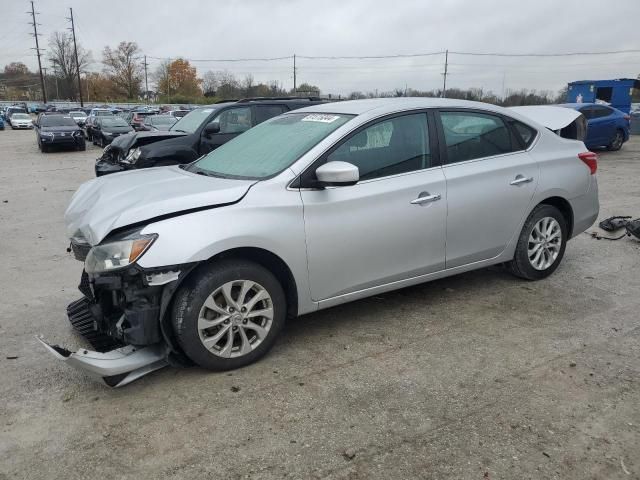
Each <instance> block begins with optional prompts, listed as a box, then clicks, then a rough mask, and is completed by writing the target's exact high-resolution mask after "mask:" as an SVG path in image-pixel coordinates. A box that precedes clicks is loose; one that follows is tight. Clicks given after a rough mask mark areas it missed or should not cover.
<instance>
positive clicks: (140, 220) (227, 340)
mask: <svg viewBox="0 0 640 480" xmlns="http://www.w3.org/2000/svg"><path fill="white" fill-rule="evenodd" d="M563 110H564V109H563ZM187 117H188V116H187ZM187 117H185V118H187ZM547 126H548V125H547ZM551 126H552V127H553V126H554V125H551ZM596 169H597V156H596V154H594V153H592V152H589V151H587V149H586V147H585V145H584V143H582V142H581V141H578V140H569V139H565V138H561V137H560V136H558V135H556V134H554V133H553V132H552V131H550V130H549V129H548V128H546V126H545V125H543V124H540V123H537V122H536V121H534V120H531V119H530V118H528V117H527V116H524V115H521V114H519V113H518V112H517V111H515V110H509V109H504V108H501V107H497V106H493V105H488V104H482V103H476V102H467V101H462V100H449V99H435V98H431V99H428V98H421V99H418V98H393V99H392V98H387V99H371V100H357V101H347V102H341V103H333V104H324V105H315V106H313V107H308V108H305V109H302V110H297V111H293V112H289V113H286V114H284V115H280V116H278V117H275V118H272V119H270V120H267V121H265V122H263V123H261V124H260V125H258V126H256V127H255V128H252V129H251V130H249V131H247V132H246V133H245V134H243V135H240V136H238V137H237V138H235V139H234V140H232V141H230V142H228V143H225V144H224V145H223V146H221V147H220V148H217V149H215V150H214V151H212V152H210V153H209V154H207V155H206V156H203V157H202V158H200V159H199V160H197V161H195V162H193V163H191V164H190V165H181V166H172V167H167V168H153V169H143V170H134V171H130V172H126V173H122V174H119V175H110V176H106V177H101V178H96V179H93V180H91V181H89V182H87V183H85V184H83V185H82V186H81V187H80V188H79V190H78V191H77V192H76V193H75V194H74V196H73V198H72V200H71V203H70V205H69V207H68V209H67V211H66V213H65V221H66V226H67V231H68V234H69V236H70V239H71V247H70V248H71V250H72V251H73V254H74V255H75V257H76V258H77V259H78V260H80V261H82V262H83V263H84V269H83V271H82V274H81V281H80V287H79V288H80V291H81V292H82V294H83V297H82V298H81V299H79V300H77V301H75V302H73V303H72V304H70V305H69V307H68V309H67V314H68V317H69V320H70V322H71V324H72V325H73V327H74V328H75V329H76V330H77V331H78V332H79V333H80V334H82V335H83V336H84V337H85V338H86V339H87V340H88V341H89V342H90V343H91V344H92V346H93V350H88V349H81V350H79V351H78V352H75V353H74V352H71V351H69V350H67V349H65V348H63V347H60V346H57V345H51V344H49V343H47V342H45V341H44V340H43V339H41V340H40V341H41V342H42V343H43V345H45V346H46V348H47V349H49V351H50V352H51V353H53V354H54V355H56V357H58V358H60V359H62V360H65V361H66V362H67V363H68V364H70V365H72V366H74V367H77V368H79V369H81V370H83V371H86V372H89V373H92V374H94V375H96V376H98V377H102V378H103V379H104V380H105V381H106V382H107V383H108V384H109V385H111V386H121V385H125V384H127V383H129V382H130V381H132V380H135V379H136V378H139V377H140V376H141V375H144V374H146V373H148V372H150V371H153V370H155V369H158V368H161V367H163V366H165V365H168V364H171V365H189V364H196V365H199V366H201V367H203V368H206V369H212V370H228V369H234V368H239V367H242V366H244V365H247V364H250V363H252V362H254V361H256V360H258V359H259V358H261V357H262V356H264V355H265V354H266V353H267V352H268V351H269V349H270V348H271V347H272V346H273V345H274V342H275V341H276V338H277V337H278V334H279V333H280V331H281V330H282V328H283V326H284V323H285V319H286V318H287V317H296V316H299V315H303V314H306V313H310V312H315V311H317V310H320V309H324V308H328V307H332V306H335V305H339V304H342V303H345V302H350V301H353V300H358V299H361V298H364V297H368V296H371V295H377V294H381V293H383V292H387V291H391V290H395V289H399V288H403V287H407V286H410V285H415V284H419V283H423V282H426V281H430V280H434V279H437V278H442V277H446V276H450V275H455V274H458V273H462V272H466V271H470V270H474V269H478V268H484V267H488V266H491V265H496V264H505V265H506V266H507V267H508V269H509V270H510V271H511V272H512V273H513V274H514V275H516V276H518V277H520V278H523V279H526V280H541V279H544V278H546V277H547V276H549V275H551V274H552V273H553V272H554V271H555V270H556V269H557V268H558V266H559V265H560V263H561V261H562V258H563V255H564V252H565V248H566V246H567V242H568V240H569V239H571V238H573V237H575V236H576V235H578V234H579V233H581V232H583V231H584V230H586V229H587V228H588V227H590V226H591V225H592V223H593V222H594V221H595V219H596V218H597V216H598V210H599V204H598V186H597V181H596V176H595V173H596ZM408 328H410V327H408Z"/></svg>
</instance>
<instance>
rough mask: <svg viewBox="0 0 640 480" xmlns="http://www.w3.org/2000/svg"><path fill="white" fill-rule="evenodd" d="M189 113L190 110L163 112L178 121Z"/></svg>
mask: <svg viewBox="0 0 640 480" xmlns="http://www.w3.org/2000/svg"><path fill="white" fill-rule="evenodd" d="M190 111H191V110H169V111H167V112H165V114H166V115H171V116H172V117H176V118H177V119H180V118H182V117H184V116H185V115H186V114H187V113H189V112H190Z"/></svg>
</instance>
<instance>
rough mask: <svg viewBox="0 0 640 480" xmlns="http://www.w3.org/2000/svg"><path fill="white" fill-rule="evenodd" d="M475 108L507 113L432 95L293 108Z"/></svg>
mask: <svg viewBox="0 0 640 480" xmlns="http://www.w3.org/2000/svg"><path fill="white" fill-rule="evenodd" d="M439 107H442V108H477V109H481V110H491V111H494V112H498V113H508V112H507V110H505V109H503V108H502V107H498V106H496V105H492V104H490V103H482V102H471V101H468V100H456V99H453V98H432V97H394V98H369V99H365V100H347V101H344V102H331V103H320V104H316V105H313V106H309V107H304V108H301V109H299V110H295V113H301V112H302V113H304V112H314V113H337V114H340V113H342V114H347V115H362V114H365V113H367V114H370V115H384V114H385V113H393V112H397V111H402V110H411V109H418V108H439Z"/></svg>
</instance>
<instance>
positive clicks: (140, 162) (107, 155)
mask: <svg viewBox="0 0 640 480" xmlns="http://www.w3.org/2000/svg"><path fill="white" fill-rule="evenodd" d="M319 103H323V100H321V99H319V98H317V97H283V98H246V99H244V100H239V101H225V102H221V103H216V104H214V105H209V106H206V107H200V108H196V109H194V110H192V111H191V112H189V113H187V114H186V115H184V116H183V117H181V118H180V119H179V120H178V121H177V122H176V123H174V124H173V125H171V127H170V128H169V130H168V131H157V132H156V131H151V132H138V133H136V134H134V135H129V136H128V137H126V138H119V139H116V140H114V141H113V142H112V144H111V145H110V146H109V147H107V148H106V149H105V150H104V152H103V153H102V156H101V157H100V158H99V159H98V160H97V161H96V165H95V172H96V176H98V177H99V176H102V175H107V174H110V173H115V172H121V171H123V170H134V169H140V168H149V167H163V166H168V165H180V164H186V163H191V162H193V161H194V160H196V159H197V158H200V157H201V156H202V155H205V154H207V153H209V152H210V151H212V150H215V149H216V148H218V147H219V146H220V145H223V144H225V143H226V142H228V141H229V140H231V139H233V138H235V137H237V136H238V135H240V134H241V133H242V132H245V131H246V130H248V129H249V128H251V127H253V126H255V125H258V124H260V123H262V122H264V121H265V120H267V119H269V118H272V117H275V116H277V115H280V114H282V113H284V112H288V111H291V110H295V109H298V108H302V107H307V106H309V105H316V104H319Z"/></svg>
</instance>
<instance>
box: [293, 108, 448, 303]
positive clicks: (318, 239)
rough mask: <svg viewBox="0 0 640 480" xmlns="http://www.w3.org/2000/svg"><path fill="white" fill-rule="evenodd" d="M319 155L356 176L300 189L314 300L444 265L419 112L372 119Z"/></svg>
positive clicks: (432, 170) (441, 208)
mask: <svg viewBox="0 0 640 480" xmlns="http://www.w3.org/2000/svg"><path fill="white" fill-rule="evenodd" d="M324 161H343V162H349V163H351V164H353V165H356V166H357V167H358V168H359V170H360V181H359V182H358V183H357V184H356V185H353V186H343V187H328V188H326V189H324V190H318V189H302V190H301V192H300V193H301V196H302V201H303V204H304V221H305V233H306V238H307V257H308V265H309V278H310V284H311V296H312V298H313V299H314V300H316V301H319V300H324V299H328V298H331V297H335V296H339V295H343V294H346V293H351V292H356V291H360V290H366V289H368V288H371V287H375V286H378V285H383V284H386V283H391V282H395V281H398V280H403V279H406V278H411V277H415V276H419V275H424V274H427V273H431V272H435V271H438V270H441V269H442V268H443V267H444V255H445V221H446V213H447V208H446V196H447V192H446V190H445V179H444V175H443V173H442V169H441V167H440V166H438V165H437V164H436V162H434V161H433V157H432V155H431V148H430V142H429V133H428V128H427V115H426V113H417V114H411V115H403V116H396V117H392V118H387V119H384V120H380V121H377V122H375V123H373V124H371V125H370V126H368V127H366V128H364V129H361V130H360V131H358V132H356V133H355V134H353V135H351V136H350V137H348V138H347V139H346V140H345V141H343V142H342V143H341V144H339V145H338V146H337V147H336V148H334V149H332V150H331V151H330V152H329V154H328V155H326V156H325V157H324V158H323V159H322V160H321V161H320V163H323V162H324ZM318 166H319V164H316V165H314V167H312V168H317V167H318Z"/></svg>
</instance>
